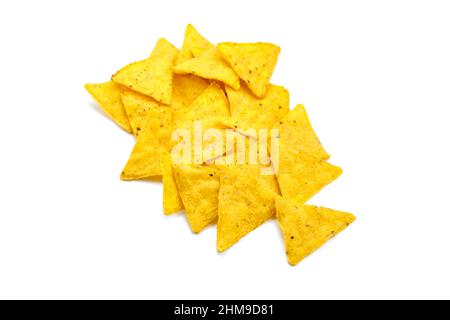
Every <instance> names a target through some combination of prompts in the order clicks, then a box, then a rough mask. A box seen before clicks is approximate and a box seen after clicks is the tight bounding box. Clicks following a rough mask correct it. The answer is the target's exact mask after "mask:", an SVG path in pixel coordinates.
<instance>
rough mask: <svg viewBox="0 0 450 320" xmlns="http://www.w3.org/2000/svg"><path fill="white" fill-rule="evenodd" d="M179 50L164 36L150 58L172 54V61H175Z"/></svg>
mask: <svg viewBox="0 0 450 320" xmlns="http://www.w3.org/2000/svg"><path fill="white" fill-rule="evenodd" d="M179 52H180V51H179V50H178V49H177V48H175V46H174V45H173V44H171V43H170V42H169V41H167V40H166V39H164V38H160V39H159V40H158V42H157V43H156V45H155V48H154V49H153V52H152V54H151V55H150V58H159V57H164V56H165V55H170V56H171V57H172V63H174V62H175V61H176V60H177V58H178V54H179Z"/></svg>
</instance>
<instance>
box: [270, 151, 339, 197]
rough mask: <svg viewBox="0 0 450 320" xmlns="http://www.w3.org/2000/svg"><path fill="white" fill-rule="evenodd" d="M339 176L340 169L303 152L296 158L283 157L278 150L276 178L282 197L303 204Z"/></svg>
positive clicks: (281, 152)
mask: <svg viewBox="0 0 450 320" xmlns="http://www.w3.org/2000/svg"><path fill="white" fill-rule="evenodd" d="M341 174H342V169H341V168H339V167H336V166H334V165H332V164H330V163H328V162H326V161H322V160H318V159H317V158H315V157H312V156H311V155H309V154H307V153H305V152H299V153H298V154H297V157H296V158H294V157H284V156H283V150H282V149H280V163H279V167H278V173H277V177H278V182H279V184H280V189H281V194H282V195H283V197H286V198H288V199H295V200H296V201H297V202H300V203H305V202H306V201H308V200H309V199H310V198H312V197H313V196H314V195H315V194H316V193H318V192H319V191H320V190H322V189H323V188H324V187H325V186H327V185H328V184H330V183H331V182H333V181H334V180H336V179H337V178H338V177H339V176H340V175H341Z"/></svg>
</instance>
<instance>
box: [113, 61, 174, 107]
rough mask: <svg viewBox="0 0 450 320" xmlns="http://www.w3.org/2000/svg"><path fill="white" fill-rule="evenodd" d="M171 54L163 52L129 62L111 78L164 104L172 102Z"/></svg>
mask: <svg viewBox="0 0 450 320" xmlns="http://www.w3.org/2000/svg"><path fill="white" fill-rule="evenodd" d="M172 64H173V55H171V54H165V55H162V56H155V57H152V58H149V59H146V60H142V61H139V62H135V63H132V64H129V65H128V66H126V67H124V68H123V69H121V70H119V71H118V72H117V73H116V74H115V75H113V76H112V80H113V81H115V82H117V83H119V84H121V85H124V86H126V87H128V88H130V89H132V90H134V91H137V92H139V93H142V94H143V95H146V96H149V97H152V98H153V99H155V100H156V101H159V102H161V103H164V104H171V103H172Z"/></svg>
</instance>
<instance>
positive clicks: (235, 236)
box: [217, 170, 278, 252]
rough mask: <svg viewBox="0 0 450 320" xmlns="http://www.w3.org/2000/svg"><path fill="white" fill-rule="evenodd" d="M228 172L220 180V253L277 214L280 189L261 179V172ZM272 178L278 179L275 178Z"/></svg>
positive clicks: (218, 232)
mask: <svg viewBox="0 0 450 320" xmlns="http://www.w3.org/2000/svg"><path fill="white" fill-rule="evenodd" d="M255 173H256V174H251V171H250V172H249V170H245V171H242V172H238V171H229V172H228V174H225V175H223V176H222V177H221V179H220V191H219V221H218V224H217V250H218V251H219V252H224V251H226V250H227V249H229V248H230V247H231V246H233V245H234V244H235V243H237V242H238V241H239V240H240V239H241V238H242V237H244V236H245V235H247V234H248V233H250V232H252V231H253V230H255V229H256V228H258V227H259V226H260V225H262V224H263V223H264V222H266V221H267V220H269V219H270V218H272V217H274V215H275V197H276V195H277V194H278V192H277V191H278V190H277V189H271V188H268V187H267V184H265V183H263V182H262V181H260V180H259V177H260V176H259V174H260V173H259V171H255ZM272 179H275V178H274V177H273V176H272Z"/></svg>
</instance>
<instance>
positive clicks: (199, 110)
mask: <svg viewBox="0 0 450 320" xmlns="http://www.w3.org/2000/svg"><path fill="white" fill-rule="evenodd" d="M229 116H230V107H229V105H228V99H227V97H226V96H225V93H224V92H223V90H222V88H221V87H220V85H219V84H218V83H217V82H214V83H212V84H211V85H210V86H209V87H208V88H207V89H206V90H205V91H204V92H203V93H202V94H201V95H200V96H199V97H198V98H197V99H196V100H195V101H194V102H193V103H192V105H191V106H190V107H189V108H188V109H187V110H186V116H185V120H204V119H206V118H220V117H229Z"/></svg>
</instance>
